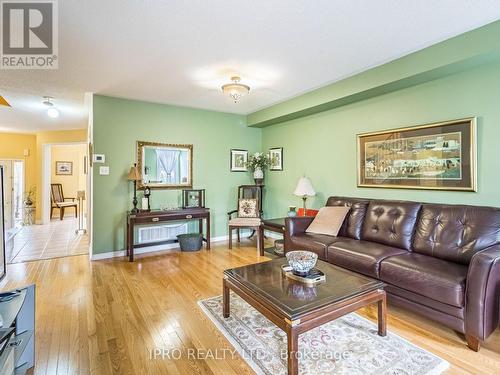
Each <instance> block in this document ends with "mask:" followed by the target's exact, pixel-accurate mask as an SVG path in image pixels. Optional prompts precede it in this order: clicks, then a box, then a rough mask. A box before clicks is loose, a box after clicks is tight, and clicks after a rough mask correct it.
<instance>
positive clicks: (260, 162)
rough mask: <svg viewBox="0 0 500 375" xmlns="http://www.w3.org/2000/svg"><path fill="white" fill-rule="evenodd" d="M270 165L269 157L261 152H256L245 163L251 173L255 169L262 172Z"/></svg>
mask: <svg viewBox="0 0 500 375" xmlns="http://www.w3.org/2000/svg"><path fill="white" fill-rule="evenodd" d="M270 164H271V159H270V158H269V155H267V154H264V153H262V152H256V153H255V154H253V155H250V156H249V157H248V161H247V163H246V165H247V167H248V168H250V169H251V170H253V171H255V170H256V169H257V168H260V169H262V170H264V169H265V168H267V167H268V166H269V165H270Z"/></svg>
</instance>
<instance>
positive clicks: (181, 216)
mask: <svg viewBox="0 0 500 375" xmlns="http://www.w3.org/2000/svg"><path fill="white" fill-rule="evenodd" d="M186 220H198V222H199V233H202V234H203V220H205V229H206V234H205V237H203V241H205V242H206V247H207V250H210V209H209V208H184V209H183V208H179V209H174V210H163V211H140V212H138V213H135V214H134V213H131V212H129V213H128V214H127V255H128V257H129V261H130V262H133V261H134V247H145V246H155V245H164V244H168V243H174V242H177V240H167V241H159V242H150V243H147V244H139V245H134V228H135V226H136V225H145V224H158V223H161V222H165V221H186Z"/></svg>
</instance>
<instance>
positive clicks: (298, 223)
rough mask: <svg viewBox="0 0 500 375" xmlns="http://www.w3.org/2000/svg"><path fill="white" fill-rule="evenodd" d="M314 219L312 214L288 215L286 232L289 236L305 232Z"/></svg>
mask: <svg viewBox="0 0 500 375" xmlns="http://www.w3.org/2000/svg"><path fill="white" fill-rule="evenodd" d="M313 220H314V217H312V216H294V217H287V218H286V219H285V233H286V234H287V235H289V236H296V235H297V234H300V233H304V232H305V231H306V229H307V227H308V226H309V225H310V224H311V223H312V221H313Z"/></svg>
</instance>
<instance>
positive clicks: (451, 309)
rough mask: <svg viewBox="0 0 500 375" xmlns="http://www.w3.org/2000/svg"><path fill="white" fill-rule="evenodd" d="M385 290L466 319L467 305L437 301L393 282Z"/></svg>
mask: <svg viewBox="0 0 500 375" xmlns="http://www.w3.org/2000/svg"><path fill="white" fill-rule="evenodd" d="M384 290H385V291H386V292H387V293H388V294H393V295H396V296H398V297H401V298H405V299H407V300H409V301H412V302H414V303H418V304H419V305H424V306H427V307H429V308H431V309H432V310H437V311H439V312H441V313H444V314H448V315H453V316H454V317H456V318H459V319H464V317H465V307H463V306H462V307H456V306H451V305H448V304H446V303H442V302H439V301H436V300H435V299H430V298H428V297H424V296H423V295H421V294H417V293H414V292H410V291H409V290H405V289H401V288H398V287H397V286H394V285H391V284H386V285H385V288H384ZM427 317H430V318H432V314H430V315H427Z"/></svg>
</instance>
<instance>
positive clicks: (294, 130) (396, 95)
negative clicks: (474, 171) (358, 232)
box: [262, 62, 500, 217]
mask: <svg viewBox="0 0 500 375" xmlns="http://www.w3.org/2000/svg"><path fill="white" fill-rule="evenodd" d="M499 82H500V63H498V62H497V63H490V64H486V65H481V66H478V67H475V68H472V69H469V70H467V71H464V72H459V73H455V74H452V75H447V76H445V77H444V78H440V79H435V80H433V81H430V82H426V83H423V84H419V85H415V86H412V87H409V88H405V89H401V90H398V91H395V92H391V93H388V94H384V95H380V96H376V97H373V98H370V99H366V100H361V101H358V102H356V103H352V104H348V105H344V106H342V107H338V108H335V109H332V110H328V111H324V112H321V113H317V114H314V115H311V116H306V117H301V118H298V119H294V120H291V121H286V122H282V123H279V124H275V125H272V126H269V127H265V128H263V129H262V131H263V132H262V145H263V150H268V149H269V148H272V147H284V157H283V160H284V171H282V172H268V173H267V175H266V188H267V190H266V195H265V212H266V215H267V216H268V217H278V216H283V215H284V214H285V213H286V212H287V208H288V206H289V205H296V206H299V207H300V205H301V199H300V198H298V197H295V196H293V195H292V192H293V190H294V188H295V184H296V183H297V181H298V179H299V177H300V176H301V175H302V174H304V173H305V174H306V175H307V176H308V177H309V178H310V179H311V181H312V183H313V186H314V187H315V189H316V191H317V192H318V194H317V196H316V197H314V198H312V199H309V200H308V205H309V207H314V208H319V207H321V206H323V205H324V203H325V200H326V199H327V197H328V196H330V195H345V196H355V197H371V198H386V199H403V200H417V201H427V202H442V203H464V204H479V205H492V206H500V195H499V194H498V187H499V186H500V174H499V172H498V170H499V168H498V161H499V160H500V147H499V140H500V105H499V98H500V85H499ZM471 116H477V118H478V186H479V189H478V192H477V193H472V192H444V191H429V190H406V189H405V190H403V189H374V188H358V187H357V186H356V185H357V181H356V170H357V161H356V152H357V151H356V134H358V133H364V132H373V131H379V130H385V129H391V128H398V127H405V126H412V125H420V124H426V123H432V122H437V121H443V120H452V119H458V118H463V117H471Z"/></svg>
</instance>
